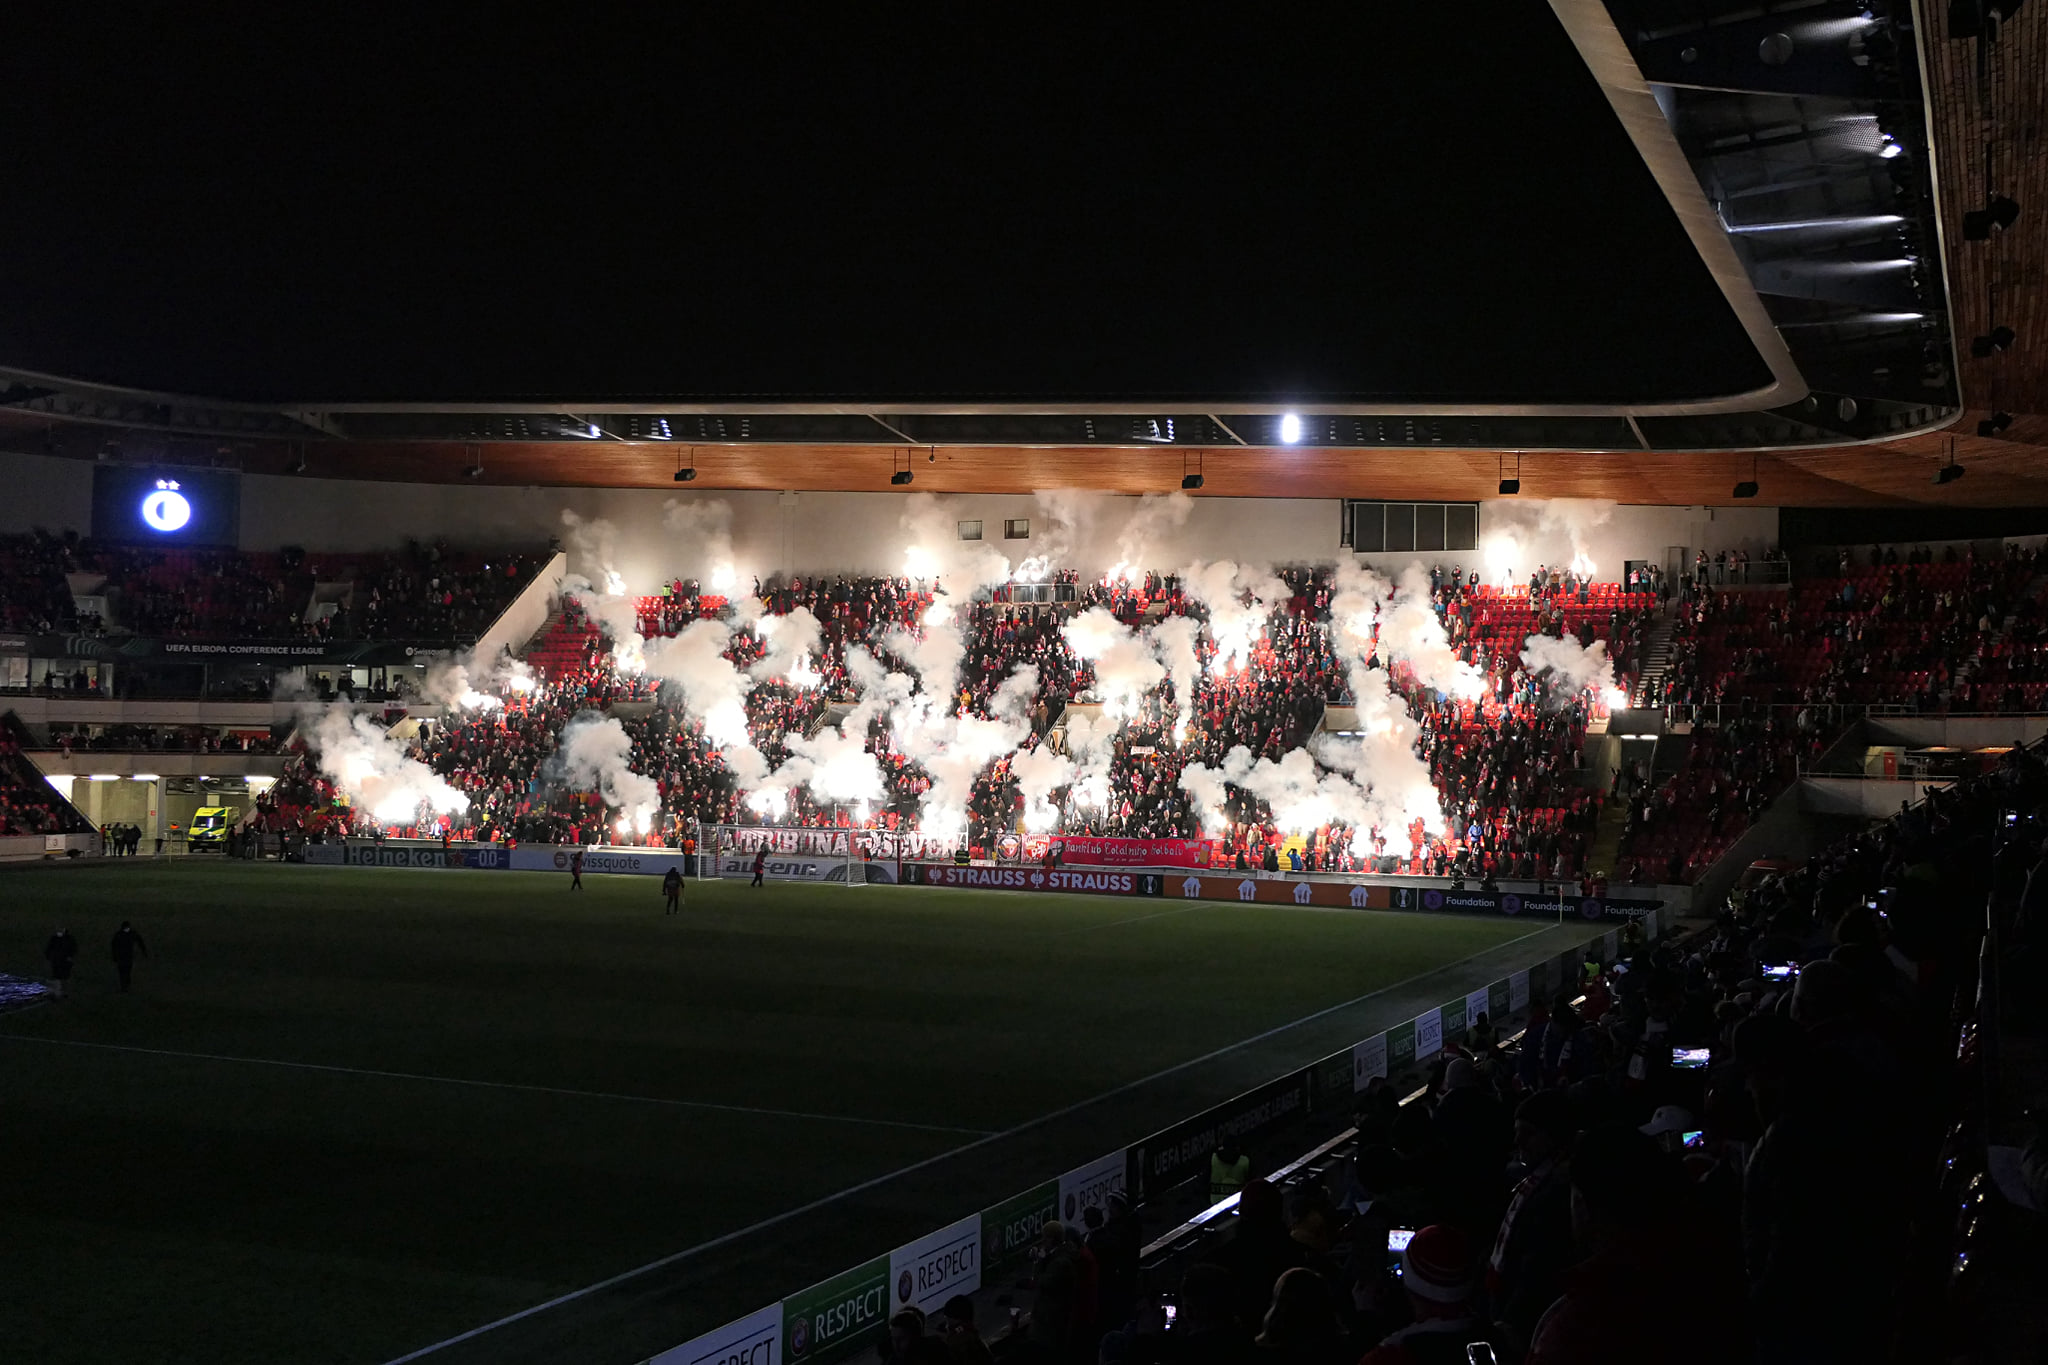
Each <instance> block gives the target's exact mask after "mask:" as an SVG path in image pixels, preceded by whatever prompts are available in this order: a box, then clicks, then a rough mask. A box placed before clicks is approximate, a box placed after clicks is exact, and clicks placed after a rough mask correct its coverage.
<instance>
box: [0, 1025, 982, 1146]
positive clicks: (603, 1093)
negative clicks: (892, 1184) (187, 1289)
mask: <svg viewBox="0 0 2048 1365" xmlns="http://www.w3.org/2000/svg"><path fill="white" fill-rule="evenodd" d="M0 1038H7V1039H11V1040H12V1041H14V1042H18V1043H49V1044H51V1045H52V1046H55V1047H88V1048H96V1049H98V1050H100V1051H102V1052H139V1053H141V1054H143V1055H144V1056H149V1057H183V1058H187V1059H189V1060H192V1061H199V1062H240V1063H242V1064H243V1065H245V1066H276V1067H285V1068H287V1069H289V1070H293V1071H329V1072H333V1073H334V1074H336V1075H341V1076H375V1077H379V1078H381V1079H384V1080H392V1081H426V1082H429V1083H431V1084H434V1085H466V1086H473V1087H475V1088H477V1089H480V1090H519V1091H525V1092H527V1093H529V1094H535V1095H567V1096H570V1097H572V1098H575V1099H583V1100H617V1101H619V1102H621V1103H625V1104H656V1105H661V1106H663V1107H665V1108H669V1109H702V1110H706V1111H708V1112H711V1113H718V1114H753V1115H756V1116H758V1117H761V1118H773V1119H808V1120H811V1121H814V1122H818V1123H858V1124H866V1125H868V1126H870V1127H875V1128H909V1129H914V1130H916V1131H918V1132H923V1133H957V1134H962V1135H964V1136H967V1137H987V1136H989V1130H988V1129H986V1128H957V1127H954V1126H953V1125H952V1124H948V1123H912V1122H910V1121H909V1120H907V1119H870V1118H861V1117H859V1116H857V1115H853V1114H814V1113H810V1112H807V1111H805V1110H802V1109H757V1108H755V1107H753V1106H752V1105H746V1104H717V1103H714V1102H712V1101H710V1100H677V1099H667V1098H664V1097H662V1096H659V1095H621V1094H616V1093H614V1092H612V1091H609V1090H572V1089H568V1088H566V1087H563V1086H558V1085H528V1084H526V1083H524V1082H521V1081H478V1080H471V1079H469V1078H468V1077H465V1076H425V1075H421V1074H419V1073H418V1072H413V1071H377V1070H373V1069H371V1068H369V1067H361V1066H329V1065H326V1064H324V1063H321V1062H284V1061H279V1060H277V1059H276V1058H274V1057H229V1056H225V1055H223V1054H221V1053H217V1052H179V1051H176V1050H173V1049H171V1048H161V1047H131V1046H128V1045H126V1044H123V1043H88V1042H84V1041H81V1040H79V1039H76V1038H39V1037H37V1036H35V1035H34V1034H29V1033H0Z"/></svg>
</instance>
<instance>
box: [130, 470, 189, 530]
mask: <svg viewBox="0 0 2048 1365" xmlns="http://www.w3.org/2000/svg"><path fill="white" fill-rule="evenodd" d="M190 520H192V504H191V503H189V502H187V501H186V500H185V495H184V494H183V493H180V492H179V491H178V481H177V480H176V479H158V480H157V481H156V491H155V492H153V493H149V494H147V495H145V496H144V497H143V499H142V521H143V524H144V525H145V526H147V527H149V529H150V530H152V531H164V532H170V531H182V530H184V529H185V523H186V522H188V521H190Z"/></svg>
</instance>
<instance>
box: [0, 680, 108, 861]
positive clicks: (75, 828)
mask: <svg viewBox="0 0 2048 1365" xmlns="http://www.w3.org/2000/svg"><path fill="white" fill-rule="evenodd" d="M29 742H30V741H29V734H28V731H27V729H26V728H25V727H23V725H22V723H21V721H20V720H19V719H17V718H16V717H15V715H14V713H13V712H11V711H10V712H6V713H4V714H0V837H7V836H14V835H24V834H29V835H33V834H85V833H88V832H90V831H91V829H92V826H91V825H90V824H88V823H87V822H86V820H85V817H83V816H81V815H80V814H79V813H78V812H77V811H76V810H74V809H72V806H71V803H70V802H69V801H66V800H65V799H64V798H63V797H61V796H59V795H57V793H56V790H55V789H54V788H52V787H51V786H50V784H49V783H48V782H47V781H45V780H44V778H43V774H42V770H41V769H39V768H37V767H36V765H35V764H34V763H33V762H31V761H30V760H29V758H28V755H27V754H26V753H25V752H24V750H25V749H27V748H28V747H29Z"/></svg>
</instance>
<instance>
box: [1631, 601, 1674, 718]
mask: <svg viewBox="0 0 2048 1365" xmlns="http://www.w3.org/2000/svg"><path fill="white" fill-rule="evenodd" d="M1677 630H1678V617H1677V616H1676V615H1675V614H1673V612H1672V611H1671V609H1670V608H1669V607H1666V608H1665V609H1664V610H1663V611H1662V612H1661V613H1659V614H1658V617H1657V624H1656V625H1654V626H1652V627H1651V628H1650V634H1649V637H1648V638H1647V639H1645V640H1644V641H1643V671H1642V673H1641V674H1639V675H1638V676H1637V678H1636V685H1635V690H1634V691H1633V692H1631V693H1630V694H1629V699H1628V701H1629V705H1631V706H1634V707H1637V708H1642V707H1648V706H1655V705H1657V703H1658V701H1660V700H1661V699H1662V697H1663V695H1664V693H1663V688H1664V674H1665V673H1666V672H1667V671H1668V670H1669V669H1670V667H1671V655H1672V652H1673V651H1672V647H1671V637H1672V635H1673V634H1675V633H1676V632H1677Z"/></svg>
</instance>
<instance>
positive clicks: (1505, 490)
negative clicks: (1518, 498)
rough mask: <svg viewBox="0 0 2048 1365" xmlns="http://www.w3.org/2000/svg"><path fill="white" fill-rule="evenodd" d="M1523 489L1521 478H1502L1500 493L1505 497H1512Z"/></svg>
mask: <svg viewBox="0 0 2048 1365" xmlns="http://www.w3.org/2000/svg"><path fill="white" fill-rule="evenodd" d="M1521 491H1522V481H1521V480H1520V479H1502V480H1501V481H1500V495H1501V496H1502V497H1504V498H1512V497H1513V496H1515V494H1517V493H1519V492H1521Z"/></svg>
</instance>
